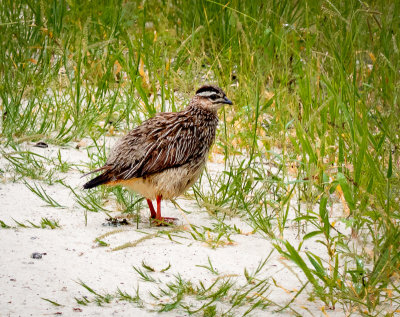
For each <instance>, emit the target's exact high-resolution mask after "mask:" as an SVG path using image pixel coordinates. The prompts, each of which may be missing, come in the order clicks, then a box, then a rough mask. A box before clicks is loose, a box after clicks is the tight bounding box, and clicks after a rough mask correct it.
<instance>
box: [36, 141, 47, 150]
mask: <svg viewBox="0 0 400 317" xmlns="http://www.w3.org/2000/svg"><path fill="white" fill-rule="evenodd" d="M34 147H40V148H42V149H46V148H48V147H49V146H48V145H47V143H44V142H38V143H36V144H35V145H34Z"/></svg>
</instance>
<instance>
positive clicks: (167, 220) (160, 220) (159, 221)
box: [152, 196, 178, 226]
mask: <svg viewBox="0 0 400 317" xmlns="http://www.w3.org/2000/svg"><path fill="white" fill-rule="evenodd" d="M156 199H157V213H156V215H155V217H153V216H152V218H155V223H156V225H157V226H163V225H166V226H168V225H171V224H173V223H174V221H176V220H178V219H177V218H171V217H162V216H161V199H162V196H157V198H156Z"/></svg>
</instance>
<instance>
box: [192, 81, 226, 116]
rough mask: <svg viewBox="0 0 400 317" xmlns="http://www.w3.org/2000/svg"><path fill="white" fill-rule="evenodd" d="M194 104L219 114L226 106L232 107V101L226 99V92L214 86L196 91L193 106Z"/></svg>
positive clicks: (207, 86) (203, 87)
mask: <svg viewBox="0 0 400 317" xmlns="http://www.w3.org/2000/svg"><path fill="white" fill-rule="evenodd" d="M193 103H195V104H196V105H197V106H200V107H201V108H204V109H206V110H209V111H212V112H217V110H218V109H219V108H221V107H222V106H224V105H232V101H230V100H229V99H228V98H227V97H226V95H225V93H224V91H223V90H222V89H221V88H219V87H218V86H214V85H205V86H202V87H200V88H199V89H198V90H197V91H196V95H195V97H194V98H193V102H192V104H193Z"/></svg>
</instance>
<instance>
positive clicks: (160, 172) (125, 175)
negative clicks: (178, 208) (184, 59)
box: [83, 84, 233, 225]
mask: <svg viewBox="0 0 400 317" xmlns="http://www.w3.org/2000/svg"><path fill="white" fill-rule="evenodd" d="M232 104H233V103H232V101H231V100H229V99H228V98H227V97H226V94H225V92H224V91H223V90H222V89H221V88H220V87H218V86H216V85H211V84H207V85H204V86H202V87H200V88H199V89H198V90H197V91H196V93H195V95H194V97H193V98H192V99H191V101H190V102H189V104H188V106H187V107H186V108H185V109H183V110H182V111H179V112H160V113H157V114H156V115H155V116H154V117H152V118H150V119H147V120H145V121H144V122H143V123H142V124H141V125H139V126H138V127H136V128H134V129H133V130H131V131H130V132H128V133H127V134H126V135H125V136H123V137H121V138H120V139H119V140H118V141H117V142H116V144H115V145H114V147H113V148H112V149H111V151H110V154H109V156H108V158H107V161H106V163H105V165H104V166H102V167H101V168H99V169H96V170H94V171H91V172H89V173H88V174H92V173H95V172H100V171H101V172H102V173H101V174H100V175H98V176H96V177H95V178H93V179H92V180H90V181H88V182H87V183H85V184H84V185H83V188H84V189H90V188H94V187H97V186H99V185H108V186H117V185H121V186H124V187H126V188H128V189H129V190H131V191H133V192H136V193H138V194H140V195H141V196H143V197H144V198H145V199H146V201H147V204H148V206H149V209H150V214H151V219H153V222H155V224H156V225H163V224H164V225H165V224H167V225H168V224H171V223H173V222H174V221H175V220H177V219H176V218H170V217H162V215H161V200H162V199H164V200H170V199H173V198H176V197H178V196H180V195H181V194H183V193H184V192H185V191H186V190H188V189H189V188H190V187H191V186H192V185H193V184H194V183H195V182H196V180H197V179H198V178H199V176H200V175H201V173H202V171H203V169H204V167H205V165H206V161H207V157H208V153H209V151H210V148H211V146H212V144H213V143H214V140H215V134H216V130H217V127H218V122H219V119H218V113H217V112H218V110H219V109H220V108H221V107H222V106H224V105H232ZM88 174H85V175H84V176H86V175H88ZM153 200H156V202H157V210H155V209H154V206H153V202H152V201H153Z"/></svg>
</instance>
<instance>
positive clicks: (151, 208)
mask: <svg viewBox="0 0 400 317" xmlns="http://www.w3.org/2000/svg"><path fill="white" fill-rule="evenodd" d="M146 200H147V204H148V205H149V208H150V213H151V218H156V211H155V210H154V206H153V203H152V202H151V200H150V199H146Z"/></svg>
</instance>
